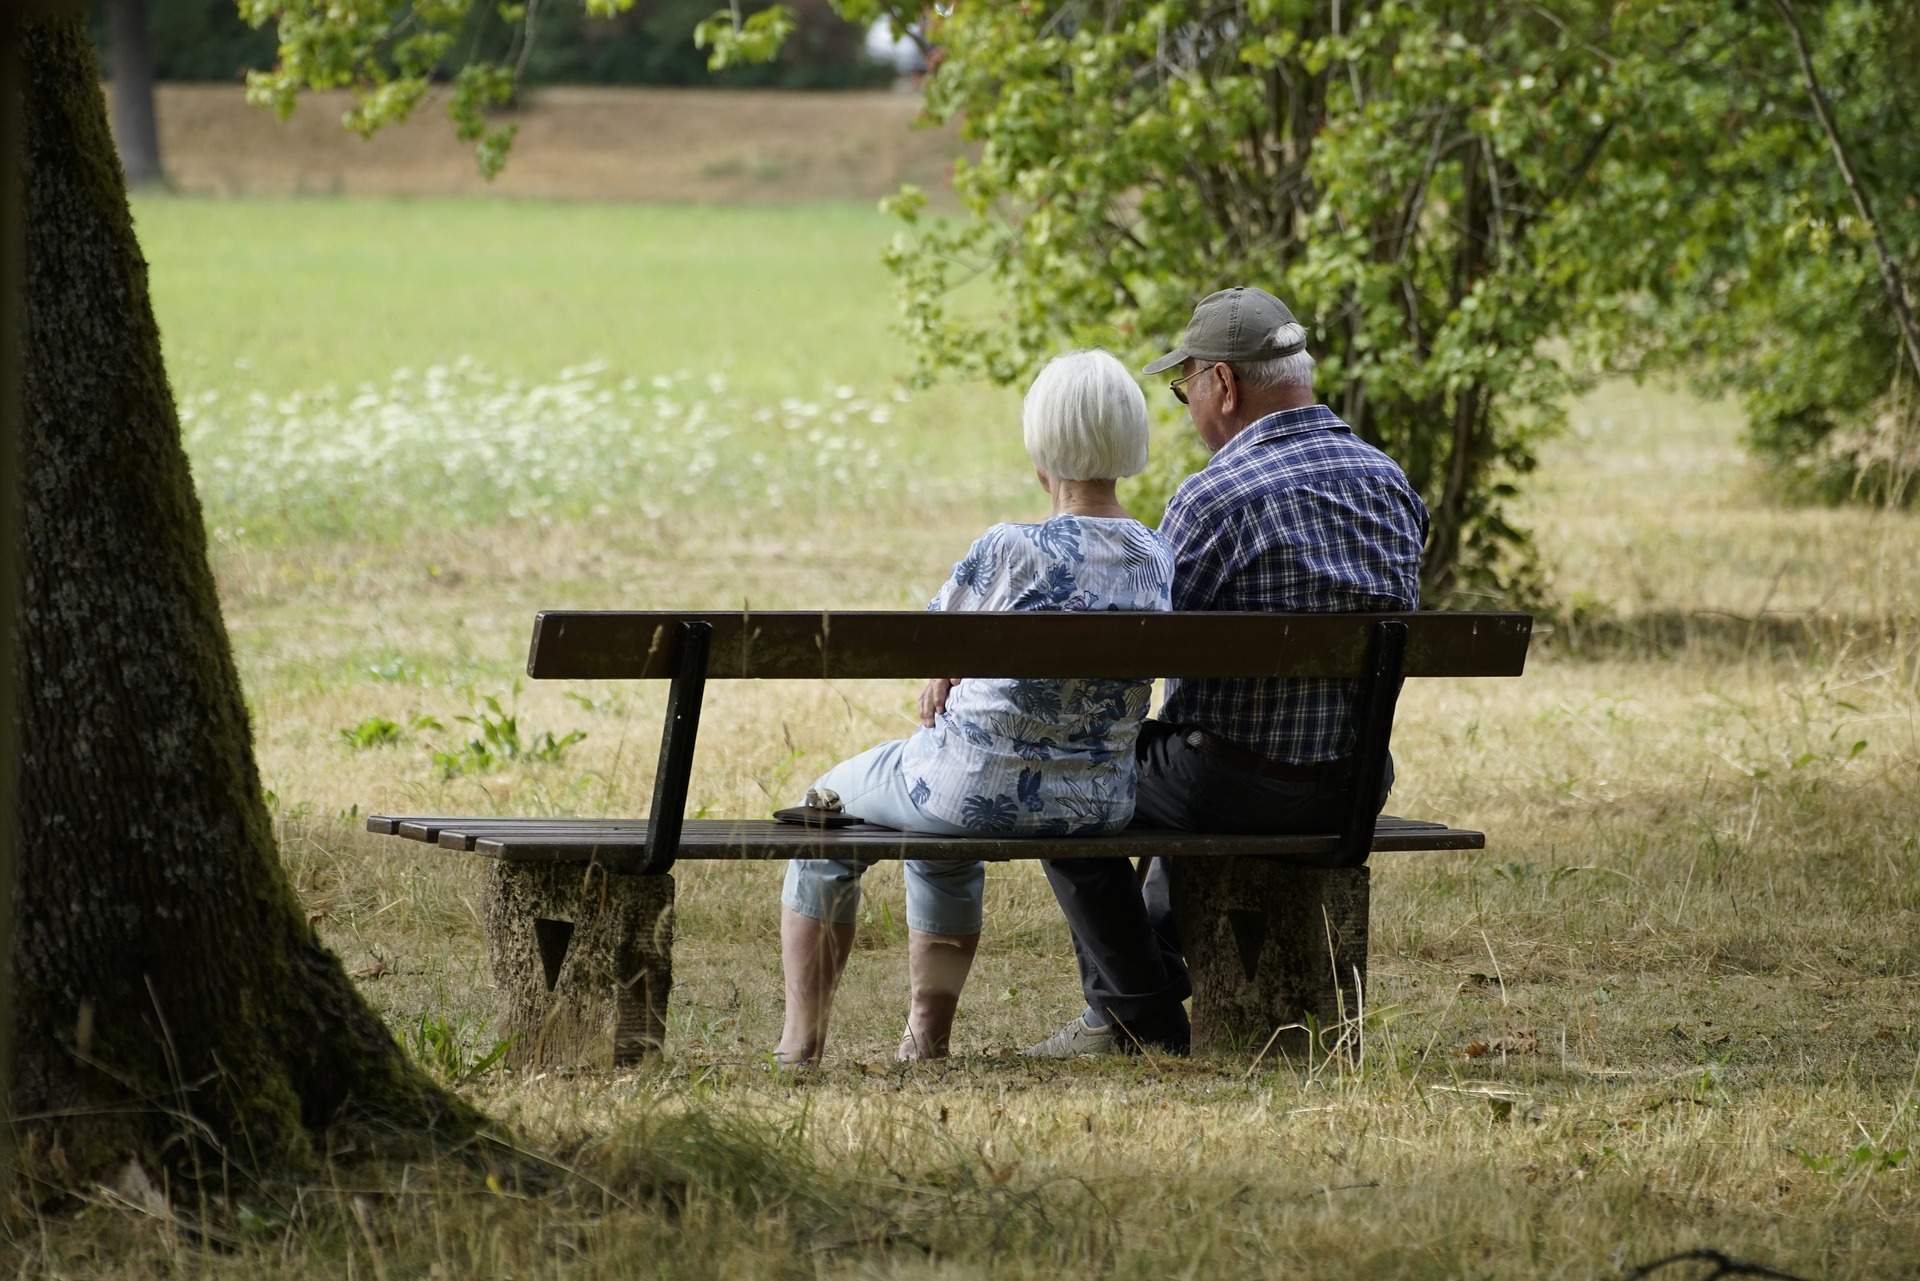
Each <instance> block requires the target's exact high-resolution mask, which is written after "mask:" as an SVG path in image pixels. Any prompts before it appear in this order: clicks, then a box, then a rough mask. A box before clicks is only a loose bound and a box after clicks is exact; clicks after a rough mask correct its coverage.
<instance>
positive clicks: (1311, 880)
mask: <svg viewBox="0 0 1920 1281" xmlns="http://www.w3.org/2000/svg"><path fill="white" fill-rule="evenodd" d="M1179 875H1180V887H1181V888H1180V894H1179V896H1178V897H1179V908H1178V913H1179V915H1178V920H1177V926H1178V929H1179V931H1180V941H1181V945H1182V947H1183V948H1184V949H1185V951H1186V957H1187V966H1188V968H1189V970H1190V971H1191V972H1192V975H1193V1048H1194V1051H1195V1053H1212V1054H1235V1055H1238V1054H1257V1053H1259V1052H1260V1049H1261V1047H1263V1046H1265V1045H1266V1044H1267V1042H1268V1039H1269V1038H1271V1037H1273V1036H1274V1033H1275V1031H1276V1030H1277V1029H1280V1028H1284V1027H1287V1026H1288V1025H1290V1024H1311V1026H1313V1027H1316V1028H1318V1029H1319V1030H1320V1034H1321V1036H1322V1038H1323V1044H1324V1043H1325V1042H1327V1041H1330V1040H1331V1036H1330V1033H1331V1030H1332V1029H1333V1028H1335V1027H1336V1025H1338V1024H1339V1023H1340V1022H1341V1020H1342V1019H1352V1018H1354V1017H1356V1016H1357V1015H1358V1014H1359V1012H1360V1008H1361V1004H1360V995H1361V987H1362V985H1363V984H1364V982H1365V980H1366V973H1367V869H1366V868H1364V867H1355V868H1327V869H1322V868H1301V867H1289V866H1286V865H1285V864H1282V863H1277V862H1274V861H1271V860H1266V859H1257V858H1222V859H1187V860H1185V861H1184V862H1183V863H1182V865H1181V868H1180V873H1179ZM1311 1048H1312V1047H1311V1043H1310V1038H1309V1036H1308V1034H1307V1033H1306V1032H1305V1031H1304V1030H1294V1031H1286V1032H1281V1033H1280V1035H1279V1037H1278V1039H1276V1040H1274V1042H1273V1049H1272V1050H1271V1051H1269V1053H1270V1054H1271V1053H1286V1054H1301V1053H1306V1052H1309V1051H1310V1049H1311Z"/></svg>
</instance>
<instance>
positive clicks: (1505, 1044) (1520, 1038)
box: [1467, 1027, 1540, 1059]
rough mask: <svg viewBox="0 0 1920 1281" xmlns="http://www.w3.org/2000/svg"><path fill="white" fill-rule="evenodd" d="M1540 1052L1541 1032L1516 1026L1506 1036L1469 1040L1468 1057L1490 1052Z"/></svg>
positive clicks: (1480, 1055)
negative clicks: (1489, 1039)
mask: <svg viewBox="0 0 1920 1281" xmlns="http://www.w3.org/2000/svg"><path fill="white" fill-rule="evenodd" d="M1538 1053H1540V1034H1539V1033H1537V1032H1535V1031H1534V1030H1533V1029H1532V1028H1530V1027H1523V1028H1516V1029H1514V1030H1513V1031H1511V1032H1508V1033H1507V1034H1506V1035H1504V1036H1496V1037H1494V1038H1493V1039H1492V1040H1491V1041H1469V1042H1467V1057H1468V1058H1470V1059H1478V1058H1484V1057H1485V1056H1486V1055H1489V1054H1538Z"/></svg>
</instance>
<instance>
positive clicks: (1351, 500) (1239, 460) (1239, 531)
mask: <svg viewBox="0 0 1920 1281" xmlns="http://www.w3.org/2000/svg"><path fill="white" fill-rule="evenodd" d="M1160 534H1161V536H1162V537H1163V538H1165V539H1166V540H1167V542H1168V543H1169V544H1170V545H1171V546H1172V547H1173V555H1174V574H1173V607H1174V608H1175V609H1177V610H1260V611H1267V610H1271V611H1273V612H1275V613H1296V612H1298V613H1309V612H1326V613H1364V612H1369V611H1374V610H1403V609H1418V608H1419V607H1420V554H1421V550H1422V548H1424V546H1425V545H1426V540H1427V508H1426V504H1425V503H1423V502H1421V501H1420V496H1419V495H1418V494H1416V493H1415V492H1414V490H1413V486H1412V485H1411V484H1409V483H1408V481H1407V477H1406V473H1404V472H1402V471H1401V470H1400V468H1399V466H1398V464H1396V463H1395V462H1394V461H1393V460H1392V459H1391V458H1389V457H1387V456H1386V455H1385V454H1383V453H1381V452H1380V451H1379V450H1377V449H1375V448H1374V447H1373V446H1372V445H1369V444H1367V443H1366V442H1365V441H1364V440H1361V439H1360V438H1359V437H1358V436H1356V435H1354V434H1353V429H1352V428H1350V427H1348V426H1347V425H1346V424H1345V423H1343V422H1341V421H1340V419H1339V417H1338V416H1337V415H1336V414H1334V412H1333V411H1332V410H1330V409H1328V408H1327V407H1326V406H1324V405H1309V406H1307V407H1306V408H1303V409H1289V410H1284V411H1282V412H1281V413H1277V414H1269V415H1268V416H1267V417H1265V418H1262V419H1260V420H1259V421H1258V422H1256V423H1253V424H1251V425H1250V426H1248V427H1247V428H1246V430H1244V431H1242V432H1241V433H1240V434H1239V435H1238V436H1235V437H1234V438H1233V439H1232V440H1230V441H1228V442H1227V444H1226V446H1225V447H1224V448H1223V449H1221V450H1220V452H1219V453H1217V454H1215V455H1214V456H1213V458H1212V459H1211V460H1210V461H1209V462H1208V463H1207V465H1206V466H1205V467H1204V468H1202V469H1201V470H1200V471H1198V472H1195V473H1194V474H1193V475H1191V476H1189V477H1187V479H1186V480H1185V481H1184V482H1182V483H1181V485H1180V488H1179V489H1178V490H1177V491H1175V493H1174V495H1173V500H1172V501H1171V502H1169V503H1168V504H1167V515H1166V519H1165V520H1163V521H1162V522H1161V523H1160ZM1352 700H1353V683H1352V682H1351V681H1339V680H1322V679H1315V680H1282V679H1278V678H1273V677H1263V678H1259V679H1250V680H1185V681H1183V680H1172V679H1169V680H1168V681H1167V695H1166V702H1165V703H1164V705H1163V706H1162V707H1161V709H1160V718H1161V719H1162V720H1164V721H1168V722H1171V723H1173V724H1176V725H1192V726H1195V727H1197V728H1200V729H1203V730H1206V731H1208V732H1209V733H1212V734H1216V735H1218V736H1219V737H1221V738H1224V739H1226V740H1227V741H1229V742H1231V743H1234V744H1236V745H1238V746H1240V747H1243V748H1245V749H1247V750H1248V751H1251V752H1258V753H1259V754H1260V755H1262V756H1265V757H1267V758H1269V759H1271V760H1276V761H1285V762H1288V763H1290V764H1295V765H1311V764H1317V763H1319V762H1322V761H1331V760H1338V759H1340V758H1342V757H1345V756H1347V755H1348V754H1350V753H1351V752H1352V750H1353V727H1352V725H1351V723H1350V722H1351V719H1352V716H1351V703H1352Z"/></svg>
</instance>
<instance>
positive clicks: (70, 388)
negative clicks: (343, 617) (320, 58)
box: [5, 17, 477, 1179]
mask: <svg viewBox="0 0 1920 1281" xmlns="http://www.w3.org/2000/svg"><path fill="white" fill-rule="evenodd" d="M23 51H24V52H23V56H24V62H25V76H24V85H23V86H6V87H5V91H6V92H24V94H25V98H26V103H25V121H26V223H27V231H26V261H27V269H26V271H27V278H26V295H27V297H26V332H25V348H24V350H25V373H24V405H25V414H24V418H25V426H24V441H23V450H24V462H23V465H22V472H23V482H24V489H25V531H26V533H25V553H26V554H25V561H24V575H23V585H22V593H23V606H24V615H23V616H24V625H23V629H22V648H23V651H24V652H23V656H22V658H21V668H20V670H21V672H22V675H23V681H22V686H23V690H22V693H23V697H22V705H21V709H20V717H21V719H20V741H21V768H20V776H19V782H20V805H19V814H18V817H19V821H20V824H21V827H20V836H21V850H22V856H21V866H20V875H19V884H18V888H17V892H16V897H15V905H14V906H15V912H16V921H17V932H16V935H15V945H14V966H15V985H16V986H15V1019H14V1025H13V1026H14V1042H13V1044H14V1046H15V1059H14V1076H13V1083H12V1091H11V1093H12V1099H11V1104H12V1110H13V1115H14V1117H16V1118H20V1119H22V1123H23V1129H24V1131H25V1138H26V1150H25V1152H24V1153H23V1154H22V1155H23V1157H24V1158H25V1160H26V1161H27V1162H28V1163H29V1165H30V1166H33V1167H38V1168H39V1169H40V1170H42V1171H45V1172H47V1173H48V1174H49V1175H50V1176H52V1177H55V1178H56V1179H66V1178H85V1177H88V1176H90V1175H92V1174H94V1173H96V1172H97V1171H98V1170H99V1169H100V1167H101V1166H102V1165H103V1164H105V1163H108V1162H117V1161H122V1160H125V1159H126V1158H127V1157H128V1156H137V1157H140V1158H142V1159H145V1160H149V1161H152V1162H154V1163H156V1164H168V1165H172V1166H173V1167H175V1168H182V1167H183V1166H184V1165H185V1164H186V1162H187V1160H188V1158H189V1157H191V1159H192V1160H193V1161H198V1162H203V1161H204V1160H205V1159H206V1158H207V1157H208V1155H209V1154H212V1153H216V1152H224V1153H226V1154H227V1155H229V1156H231V1157H233V1158H235V1159H237V1160H239V1161H240V1162H242V1163H243V1164H249V1165H253V1166H254V1167H256V1168H262V1169H268V1170H270V1169H272V1168H275V1167H278V1168H282V1169H288V1168H296V1167H298V1166H300V1165H302V1164H305V1163H306V1162H307V1161H309V1160H311V1159H313V1158H314V1157H316V1156H318V1155H320V1154H322V1153H324V1152H325V1151H328V1150H330V1149H331V1148H332V1147H333V1145H332V1144H329V1143H328V1142H326V1141H325V1140H326V1139H328V1138H329V1136H333V1135H339V1134H342V1133H344V1132H345V1131H344V1130H343V1127H346V1126H350V1125H352V1124H353V1123H356V1122H361V1121H365V1122H372V1123H375V1124H377V1125H378V1126H379V1127H380V1128H381V1130H382V1131H383V1132H387V1133H393V1132H395V1131H398V1132H403V1133H417V1132H419V1131H422V1130H434V1131H436V1132H438V1133H440V1134H442V1135H446V1136H457V1135H462V1134H466V1133H470V1132H471V1131H472V1130H473V1129H474V1127H475V1123H476V1119H477V1118H476V1116H475V1114H474V1113H473V1112H472V1111H471V1110H470V1109H468V1108H466V1107H465V1106H464V1105H462V1104H460V1103H459V1102H458V1101H457V1100H454V1099H452V1098H450V1097H449V1096H447V1095H446V1094H444V1093H443V1092H442V1091H440V1090H439V1089H438V1088H437V1087H436V1086H435V1085H434V1084H433V1083H432V1082H431V1081H430V1080H428V1079H427V1078H426V1077H424V1076H423V1075H421V1073H420V1072H419V1071H418V1070H417V1069H416V1068H415V1067H414V1066H413V1065H412V1064H411V1063H410V1062H409V1060H408V1059H407V1058H406V1056H405V1055H404V1053H403V1052H402V1051H401V1050H400V1048H399V1047H398V1046H397V1045H396V1044H395V1043H394V1041H393V1039H392V1037H391V1036H390V1035H389V1034H388V1032H387V1030H386V1028H385V1027H384V1026H383V1025H382V1023H381V1022H380V1020H379V1019H378V1017H376V1016H375V1015H374V1013H373V1012H372V1011H371V1010H370V1009H368V1008H367V1006H366V1005H365V1004H364V1003H363V1002H362V1001H361V999H360V997H359V995H358V994H357V993H356V992H355V990H354V988H353V985H352V984H351V982H350V981H349V980H348V978H347V976H346V974H345V972H344V971H343V970H342V968H341V966H340V964H339V962H338V960H337V959H336V958H335V957H334V956H333V955H332V954H331V953H330V952H329V951H328V950H327V949H326V948H325V947H323V946H322V945H321V944H320V942H319V941H318V940H317V939H316V938H315V937H314V933H313V930H312V928H311V927H310V926H309V924H308V923H307V920H306V917H305V913H304V912H303V910H302V908H301V905H300V903H299V901H298V899H297V897H296V896H295V894H294V893H293V890H292V887H291V886H290V885H289V883H288V881H287V878H286V875H285V872H284V870H283V868H282V866H281V863H280V860H279V857H278V855H277V852H276V850H275V848H274V843H273V837H272V830H271V824H270V822H269V820H268V816H267V812H266V809H265V806H264V804H263V802H262V799H261V795H260V785H259V778H258V775H257V772H256V770H255V767H254V762H253V749H252V741H251V734H250V730H249V726H248V722H247V712H246V707H245V705H244V703H243V701H242V698H241V691H240V683H239V679H238V677H237V674H236V672H235V668H234V664H233V657H232V653H231V650H230V648H229V645H228V641H227V635H226V631H225V628H224V626H223V624H222V622H221V617H220V606H219V602H218V599H217V598H216V595H215V591H214V581H213V575H212V572H211V570H210V568H209V566H208V562H207V549H206V537H205V531H204V529H203V526H202V522H201V513H200V506H199V501H198V499H197V498H196V496H195V494H194V489H193V483H192V479H191V477H190V475H189V473H188V467H187V459H186V456H185V454H184V452H183V451H182V448H181V442H180V429H179V422H178V419H177V418H176V415H175V411H174V405H173V400H172V394H171V392H170V391H169V389H168V386H167V378H166V372H165V369H164V368H163V366H162V363H161V356H160V335H159V332H158V329H157V327H156V325H155V323H154V317H153V310H152V307H151V304H150V301H149V297H148V292H147V273H146V264H145V263H144V262H143V261H142V259H141V256H140V250H139V246H138V244H137V243H136V241H135V239H134V234H133V226H132V220H131V217H130V215H129V211H128V207H127V199H126V190H125V182H124V180H123V178H122V174H121V170H120V167H119V164H118V162H117V160H116V157H115V152H114V144H113V139H112V136H111V135H110V133H109V132H108V128H107V118H106V112H105V106H104V103H103V100H102V96H101V91H100V79H99V72H98V67H97V65H96V63H95V59H94V55H93V51H92V49H91V47H90V45H89V43H88V39H87V32H86V28H85V26H84V24H83V22H82V21H81V20H79V18H77V17H74V18H59V17H47V18H38V19H29V20H28V21H27V24H26V26H25V28H24V37H23ZM201 1168H204V1166H201Z"/></svg>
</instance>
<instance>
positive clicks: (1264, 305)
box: [1141, 285, 1307, 374]
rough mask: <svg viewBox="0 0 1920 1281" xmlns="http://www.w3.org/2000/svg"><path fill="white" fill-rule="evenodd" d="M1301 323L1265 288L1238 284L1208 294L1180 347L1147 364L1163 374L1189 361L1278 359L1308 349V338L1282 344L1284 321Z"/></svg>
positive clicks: (1189, 323)
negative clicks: (1276, 337) (1278, 337)
mask: <svg viewBox="0 0 1920 1281" xmlns="http://www.w3.org/2000/svg"><path fill="white" fill-rule="evenodd" d="M1298 323H1299V322H1298V321H1296V320H1295V319H1294V318H1293V313H1292V312H1291V311H1288V310H1287V304H1285V303H1283V302H1281V301H1280V300H1279V299H1278V298H1275V297H1274V296H1273V295H1272V294H1270V293H1268V292H1267V291H1266V290H1264V289H1255V288H1253V287H1252V286H1251V285H1238V286H1235V287H1234V288H1232V289H1222V290H1221V291H1220V292H1219V293H1214V294H1208V295H1207V296H1206V297H1205V298H1202V299H1201V300H1200V305H1199V306H1197V307H1195V308H1194V309H1193V319H1192V320H1189V321H1188V322H1187V339H1186V341H1185V342H1183V343H1181V344H1180V345H1179V346H1178V347H1175V348H1174V349H1173V350H1172V351H1170V352H1168V353H1167V354H1166V355H1164V356H1162V357H1160V359H1158V360H1156V361H1154V362H1153V363H1152V364H1151V365H1148V366H1147V367H1146V368H1145V369H1143V370H1142V371H1141V372H1142V373H1147V374H1157V373H1160V372H1162V371H1164V370H1168V369H1172V368H1173V367H1174V366H1175V365H1178V364H1180V363H1182V362H1183V361H1187V360H1192V359H1196V358H1197V359H1200V360H1224V361H1226V362H1227V363H1228V364H1230V365H1233V364H1239V363H1241V362H1243V361H1251V360H1278V359H1279V358H1280V357H1282V356H1291V355H1294V354H1295V353H1296V352H1302V351H1305V350H1306V349H1307V344H1306V342H1305V341H1304V340H1302V341H1300V342H1297V343H1289V344H1286V345H1284V346H1283V345H1281V344H1280V343H1276V342H1274V341H1273V333H1274V331H1275V330H1276V329H1278V328H1280V326H1282V325H1293V324H1298Z"/></svg>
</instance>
